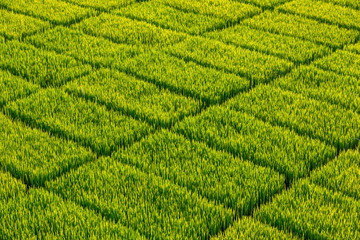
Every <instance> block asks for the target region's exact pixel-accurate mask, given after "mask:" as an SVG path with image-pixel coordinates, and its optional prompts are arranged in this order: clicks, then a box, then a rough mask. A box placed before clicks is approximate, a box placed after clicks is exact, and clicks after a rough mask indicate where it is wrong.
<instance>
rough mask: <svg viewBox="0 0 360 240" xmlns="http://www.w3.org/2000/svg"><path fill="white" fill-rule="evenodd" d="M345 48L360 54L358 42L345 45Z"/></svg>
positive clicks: (359, 43)
mask: <svg viewBox="0 0 360 240" xmlns="http://www.w3.org/2000/svg"><path fill="white" fill-rule="evenodd" d="M344 49H345V50H348V51H351V52H354V53H357V54H360V42H358V43H356V44H352V45H346V46H345V48H344Z"/></svg>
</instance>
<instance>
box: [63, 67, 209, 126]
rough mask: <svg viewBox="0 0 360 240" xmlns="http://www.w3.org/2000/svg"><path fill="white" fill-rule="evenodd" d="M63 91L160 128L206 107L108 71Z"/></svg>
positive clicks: (85, 79) (73, 84) (129, 77)
mask: <svg viewBox="0 0 360 240" xmlns="http://www.w3.org/2000/svg"><path fill="white" fill-rule="evenodd" d="M64 89H65V91H67V92H69V93H74V94H76V95H78V96H80V97H85V98H87V99H91V100H93V101H97V102H99V103H101V104H105V105H107V106H108V107H109V108H113V109H116V110H119V111H121V112H124V113H126V114H128V115H131V116H133V117H135V118H139V119H142V120H145V121H148V122H149V123H151V124H155V125H160V126H170V125H172V124H173V123H175V122H177V121H179V120H181V119H182V118H184V117H185V116H187V115H190V114H193V113H196V112H198V111H200V108H201V106H202V105H203V104H202V103H201V102H200V101H196V100H194V99H192V98H188V97H184V96H181V95H177V94H174V93H171V92H170V91H169V90H166V89H160V88H158V87H156V86H155V85H153V84H151V83H148V82H144V81H141V80H138V79H136V78H134V77H132V76H129V75H126V74H124V73H120V72H118V71H112V70H109V69H102V70H99V71H97V72H93V73H92V74H90V75H88V76H85V77H82V78H78V79H76V80H75V81H72V82H70V83H69V84H67V85H65V86H64Z"/></svg>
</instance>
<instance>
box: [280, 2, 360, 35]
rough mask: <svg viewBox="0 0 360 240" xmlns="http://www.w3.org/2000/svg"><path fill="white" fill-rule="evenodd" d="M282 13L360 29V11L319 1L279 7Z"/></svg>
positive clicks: (290, 3) (293, 3)
mask: <svg viewBox="0 0 360 240" xmlns="http://www.w3.org/2000/svg"><path fill="white" fill-rule="evenodd" d="M279 9H281V11H285V12H290V13H293V14H297V15H301V16H307V17H310V18H315V19H319V20H321V21H324V22H328V23H332V24H337V25H339V26H342V27H348V28H355V29H360V21H359V19H360V11H357V10H354V9H351V8H346V7H342V6H339V5H335V4H332V3H326V2H322V1H318V0H299V1H292V2H289V3H286V4H284V5H282V6H280V7H279Z"/></svg>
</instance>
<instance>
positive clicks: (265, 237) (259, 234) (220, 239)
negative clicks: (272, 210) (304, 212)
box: [211, 217, 298, 240]
mask: <svg viewBox="0 0 360 240" xmlns="http://www.w3.org/2000/svg"><path fill="white" fill-rule="evenodd" d="M211 239H212V240H235V239H238V240H240V239H244V240H256V239H261V240H273V239H279V240H288V239H293V240H295V239H298V238H297V237H295V236H292V235H291V234H288V233H286V232H283V231H280V230H278V229H277V228H274V227H271V226H269V225H267V224H263V223H261V222H260V221H257V220H254V219H253V218H250V217H243V218H241V219H240V220H238V221H236V222H235V223H234V224H233V225H232V226H231V227H230V228H228V229H227V230H226V231H225V232H224V233H222V234H220V235H219V236H216V237H213V238H211Z"/></svg>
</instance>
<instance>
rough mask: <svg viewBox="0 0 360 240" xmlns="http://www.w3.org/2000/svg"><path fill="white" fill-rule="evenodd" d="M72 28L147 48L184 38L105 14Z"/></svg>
mask: <svg viewBox="0 0 360 240" xmlns="http://www.w3.org/2000/svg"><path fill="white" fill-rule="evenodd" d="M72 27H73V28H75V29H81V30H83V31H84V32H85V33H88V34H91V35H95V36H101V37H105V38H108V39H110V40H112V41H114V42H116V43H127V44H134V45H146V46H149V47H153V46H168V45H169V44H173V43H176V42H179V41H181V40H182V39H184V38H185V36H186V35H185V34H183V33H177V32H174V31H171V30H167V29H163V28H160V27H156V26H154V25H152V24H149V23H146V22H141V21H137V20H132V19H129V18H126V17H122V16H116V15H110V14H107V13H103V14H101V15H99V16H97V17H92V18H88V19H85V20H83V21H82V22H80V23H78V24H76V25H73V26H72Z"/></svg>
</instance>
